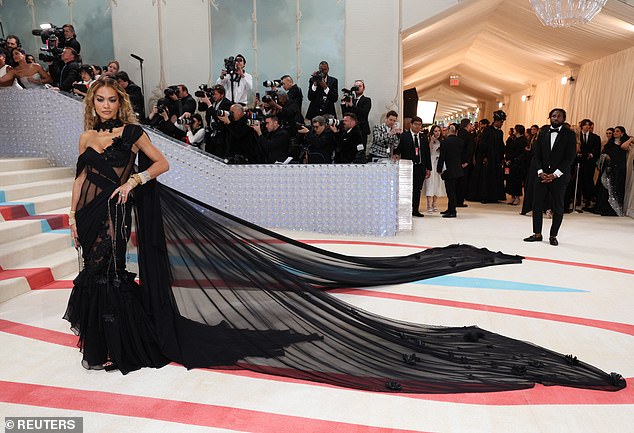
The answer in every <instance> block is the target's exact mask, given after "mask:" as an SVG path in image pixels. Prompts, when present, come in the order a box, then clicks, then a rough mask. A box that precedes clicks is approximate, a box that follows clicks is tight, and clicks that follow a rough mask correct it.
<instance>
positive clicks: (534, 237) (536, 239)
mask: <svg viewBox="0 0 634 433" xmlns="http://www.w3.org/2000/svg"><path fill="white" fill-rule="evenodd" d="M543 240H544V238H543V237H542V235H530V236H529V237H527V238H524V242H541V241H543Z"/></svg>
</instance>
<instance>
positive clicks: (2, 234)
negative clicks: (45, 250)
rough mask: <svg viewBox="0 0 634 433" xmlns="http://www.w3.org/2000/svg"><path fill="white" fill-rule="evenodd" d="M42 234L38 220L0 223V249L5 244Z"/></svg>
mask: <svg viewBox="0 0 634 433" xmlns="http://www.w3.org/2000/svg"><path fill="white" fill-rule="evenodd" d="M38 233H42V224H41V223H40V221H38V220H33V219H20V220H11V221H6V222H3V223H0V247H2V244H4V243H6V242H12V241H15V240H18V239H24V238H28V237H30V236H35V235H36V234H38Z"/></svg>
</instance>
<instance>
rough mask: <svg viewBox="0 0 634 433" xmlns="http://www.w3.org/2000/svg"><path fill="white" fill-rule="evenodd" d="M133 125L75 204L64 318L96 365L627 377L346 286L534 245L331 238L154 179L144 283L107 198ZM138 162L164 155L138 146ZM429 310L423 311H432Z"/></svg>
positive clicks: (356, 381)
mask: <svg viewBox="0 0 634 433" xmlns="http://www.w3.org/2000/svg"><path fill="white" fill-rule="evenodd" d="M142 133H143V132H142V130H141V129H140V128H139V127H137V126H129V125H128V126H126V128H125V129H124V132H123V135H122V138H121V140H117V142H116V143H115V145H113V148H112V149H107V151H106V153H104V154H103V155H100V154H98V153H96V152H94V151H93V150H91V149H88V150H87V151H86V152H85V153H84V154H82V155H81V156H80V158H79V162H78V173H81V172H82V171H84V170H85V171H86V172H87V174H88V177H87V179H86V181H85V182H84V188H83V189H82V194H81V199H80V203H79V206H78V208H77V223H78V226H77V228H78V231H79V237H80V242H81V243H82V245H83V246H84V249H85V250H84V261H85V268H84V270H82V272H81V273H80V275H79V276H78V277H77V279H76V280H75V287H74V289H73V292H72V294H71V298H70V301H69V306H68V311H67V313H66V318H67V319H69V320H70V322H71V324H72V326H73V328H74V329H75V330H77V331H78V332H79V335H80V347H81V349H82V350H83V353H84V362H85V363H86V364H87V365H99V364H100V363H103V362H104V361H105V360H106V359H108V357H109V358H110V359H112V360H113V361H114V362H116V364H117V366H118V367H119V369H120V370H121V371H122V372H123V373H126V372H128V371H130V370H133V369H135V368H138V367H141V366H151V367H158V366H161V365H163V364H165V363H166V362H168V360H170V361H175V362H178V363H181V364H183V365H185V366H186V367H188V368H197V367H214V366H229V365H231V366H233V367H239V368H244V369H250V370H253V371H258V372H262V373H268V374H275V375H280V376H287V377H294V378H300V379H306V380H311V381H316V382H324V383H329V384H333V385H338V386H344V387H348V388H357V389H366V390H373V391H392V392H416V393H454V392H485V391H502V390H511V389H522V388H530V387H532V386H533V385H534V384H535V383H536V382H540V383H544V384H549V385H553V384H558V385H566V386H575V387H580V388H590V389H601V390H618V389H621V388H623V387H624V386H625V381H624V380H623V379H622V378H621V377H620V376H619V375H617V374H606V373H604V372H603V371H601V370H600V369H598V368H595V367H592V366H590V365H587V364H584V363H583V362H581V361H578V360H577V358H575V357H574V356H570V355H569V356H565V355H561V354H558V353H555V352H552V351H549V350H547V349H544V348H541V347H539V346H535V345H533V344H530V343H526V342H522V341H518V340H514V339H511V338H508V337H504V336H502V335H499V334H495V333H492V332H489V331H485V330H483V329H480V328H478V327H476V326H468V327H438V326H430V325H422V324H414V323H406V322H401V321H397V320H393V319H389V318H387V317H382V316H379V315H377V314H374V313H371V312H369V311H365V310H363V309H360V308H358V307H355V306H352V305H350V304H348V303H346V302H344V301H342V300H341V299H339V298H338V297H337V296H333V295H332V294H331V293H329V292H330V291H332V290H335V289H341V288H348V289H349V288H358V287H368V286H380V285H390V284H397V283H402V282H409V281H417V280H421V279H425V278H431V277H435V276H440V275H445V274H449V273H453V272H460V271H463V270H468V269H473V268H477V267H482V266H491V265H501V264H518V263H520V262H521V260H522V258H521V257H519V256H511V255H506V254H502V253H499V252H497V253H496V252H491V251H488V250H486V249H484V248H475V247H472V246H469V245H451V246H448V247H444V248H433V249H429V250H426V251H423V252H417V253H415V254H411V255H408V256H401V257H354V256H345V255H341V254H337V253H333V252H330V251H325V250H322V249H319V248H316V247H313V246H311V245H306V244H303V243H301V242H298V241H295V240H293V239H289V238H287V237H284V236H282V235H279V234H277V233H274V232H271V231H269V230H266V229H264V228H262V227H259V226H256V225H254V224H252V223H249V222H247V221H244V220H242V219H239V218H237V217H235V216H233V215H230V214H227V213H226V212H223V211H221V210H219V209H216V208H213V207H211V206H209V205H207V204H204V203H201V202H199V201H197V200H195V199H192V198H191V197H188V196H186V195H184V194H182V193H180V192H178V191H175V190H173V189H171V188H168V187H166V186H164V185H161V184H159V183H158V182H156V181H155V180H152V181H150V182H148V183H147V184H145V185H143V186H138V187H137V188H135V189H134V205H133V206H132V207H133V208H134V210H135V215H136V219H135V227H136V234H137V240H138V242H137V244H138V256H139V275H140V283H141V284H140V285H136V284H134V282H133V279H132V278H133V276H132V275H130V274H129V273H127V272H126V271H125V247H124V246H125V240H126V239H127V237H128V236H129V227H130V207H129V206H127V207H124V208H122V207H121V206H114V205H111V204H110V205H109V204H108V197H109V195H110V194H111V193H112V191H113V190H114V189H115V188H116V186H117V185H119V184H121V183H122V182H124V181H125V180H127V178H128V176H129V175H130V173H131V172H132V169H133V161H134V158H135V155H134V153H133V152H132V151H131V146H132V144H133V143H134V142H135V140H136V138H135V137H137V138H138V137H139V136H140V134H142ZM138 156H139V159H138V170H139V171H142V170H145V169H147V167H149V166H150V165H151V163H152V161H150V160H149V159H148V158H147V157H146V156H145V155H144V154H143V153H142V152H139V155H138ZM421 322H424V318H423V317H421Z"/></svg>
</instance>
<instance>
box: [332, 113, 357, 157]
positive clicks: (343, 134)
mask: <svg viewBox="0 0 634 433" xmlns="http://www.w3.org/2000/svg"><path fill="white" fill-rule="evenodd" d="M330 129H331V130H332V132H334V133H335V134H336V137H337V149H336V151H335V162H336V163H338V164H351V163H353V162H360V161H357V158H356V155H357V153H359V152H362V153H363V155H365V146H364V145H363V137H362V134H361V128H359V125H358V124H357V116H356V115H355V114H354V113H345V114H344V115H343V128H342V130H341V131H338V132H337V129H336V127H335V126H331V127H330Z"/></svg>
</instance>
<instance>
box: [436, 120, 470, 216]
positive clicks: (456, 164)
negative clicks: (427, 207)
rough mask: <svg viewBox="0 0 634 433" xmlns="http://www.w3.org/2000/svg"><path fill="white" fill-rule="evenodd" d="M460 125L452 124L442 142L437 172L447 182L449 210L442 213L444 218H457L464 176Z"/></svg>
mask: <svg viewBox="0 0 634 433" xmlns="http://www.w3.org/2000/svg"><path fill="white" fill-rule="evenodd" d="M457 129H458V125H456V124H455V123H452V124H451V125H449V126H448V127H447V138H445V139H444V140H443V141H441V142H440V157H439V158H438V166H437V167H436V171H438V173H440V176H441V177H442V179H443V180H444V181H445V190H446V191H447V199H448V205H447V210H446V211H444V212H441V214H442V216H443V218H455V217H456V205H457V191H456V187H457V185H458V179H460V178H462V177H463V175H464V172H463V169H462V149H463V147H464V142H463V141H462V138H460V137H458V136H457V135H456V134H457Z"/></svg>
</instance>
